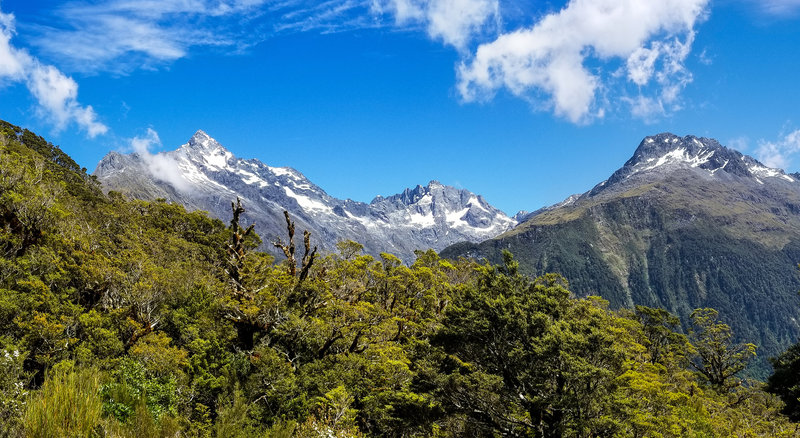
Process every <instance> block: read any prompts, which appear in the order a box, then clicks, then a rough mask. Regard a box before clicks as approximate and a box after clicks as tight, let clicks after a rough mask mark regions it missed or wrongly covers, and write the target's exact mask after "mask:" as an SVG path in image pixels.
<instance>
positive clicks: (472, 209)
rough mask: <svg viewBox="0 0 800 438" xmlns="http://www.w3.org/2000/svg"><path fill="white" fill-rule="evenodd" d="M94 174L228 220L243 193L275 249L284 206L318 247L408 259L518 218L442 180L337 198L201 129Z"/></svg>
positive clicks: (141, 195)
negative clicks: (174, 145)
mask: <svg viewBox="0 0 800 438" xmlns="http://www.w3.org/2000/svg"><path fill="white" fill-rule="evenodd" d="M94 174H95V175H96V176H97V178H98V179H99V180H100V181H101V183H102V184H103V186H104V188H105V190H115V191H119V192H122V193H123V194H125V195H126V196H128V197H131V198H136V199H156V198H165V199H167V200H168V201H170V202H177V203H180V204H183V205H184V206H186V207H187V208H188V209H190V210H205V211H208V212H209V213H210V214H211V215H212V216H215V217H218V218H220V219H223V220H228V219H229V218H230V214H231V212H230V203H231V201H233V200H234V199H235V198H236V197H237V196H238V197H240V198H241V199H242V203H243V204H244V206H245V208H246V210H247V211H246V213H245V214H244V215H243V219H244V220H246V221H247V222H248V223H251V222H254V223H255V224H256V231H257V232H258V233H259V235H260V236H261V238H262V239H263V240H264V245H263V249H265V250H270V251H272V250H273V248H272V245H271V242H272V241H274V240H275V239H277V238H282V239H285V238H286V224H285V220H284V218H283V210H284V209H285V210H287V211H289V214H290V215H291V216H292V218H293V219H294V220H295V221H296V227H297V234H298V235H302V234H301V232H302V230H306V229H307V230H309V231H310V232H311V233H312V243H313V244H315V245H318V246H319V247H320V250H327V251H334V250H335V245H336V243H337V242H339V241H341V240H346V239H349V240H354V241H356V242H359V243H361V244H363V245H364V247H365V248H364V249H365V252H367V253H369V254H373V255H377V254H379V253H381V252H388V253H392V254H395V255H397V256H398V257H400V258H401V259H403V260H404V261H411V260H413V259H414V250H417V249H421V250H425V249H429V248H432V249H434V250H436V251H439V250H441V249H443V248H445V247H446V246H448V245H451V244H453V243H455V242H459V241H465V240H466V241H472V242H478V241H482V240H485V239H488V238H490V237H494V236H496V235H498V234H500V233H502V232H504V231H507V230H509V229H510V228H512V227H513V226H514V225H516V223H517V222H516V221H515V220H514V219H512V218H509V217H508V216H506V215H505V214H504V213H503V212H501V211H499V210H497V209H496V208H494V207H492V206H491V205H489V203H488V202H486V200H485V199H483V197H481V196H478V195H475V194H473V193H471V192H469V191H467V190H463V189H456V188H454V187H449V186H444V185H442V184H440V183H439V182H437V181H431V182H430V183H429V184H428V185H426V186H421V185H418V186H416V187H415V188H413V189H406V190H404V191H403V192H402V193H400V194H397V195H392V196H389V197H381V196H378V197H376V198H375V199H373V200H372V202H370V203H369V204H365V203H362V202H356V201H353V200H350V199H346V200H341V199H336V198H334V197H331V196H329V195H328V194H327V193H325V191H324V190H323V189H322V188H320V187H318V186H317V185H315V184H313V183H312V182H311V181H309V180H308V179H307V178H306V177H305V176H304V175H303V174H302V173H300V172H299V171H297V170H295V169H292V168H290V167H270V166H268V165H266V164H264V163H262V162H261V161H259V160H256V159H251V160H244V159H240V158H237V157H235V156H234V155H233V154H232V153H231V152H230V151H228V150H227V149H225V148H224V147H223V146H222V145H220V144H219V143H218V142H217V141H216V140H214V139H213V138H211V137H209V136H208V135H207V134H206V133H204V132H203V131H198V132H197V133H196V134H195V135H194V136H193V137H192V138H191V139H190V140H189V142H188V143H186V144H184V145H183V146H181V147H179V148H178V149H177V150H174V151H170V152H165V153H160V154H157V155H152V156H142V155H139V154H128V155H124V154H119V153H116V152H111V153H109V154H108V155H106V156H105V157H104V158H103V159H102V160H101V161H100V163H99V164H98V166H97V169H96V170H95V172H94ZM298 240H299V239H298Z"/></svg>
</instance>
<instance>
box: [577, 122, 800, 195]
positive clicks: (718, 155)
mask: <svg viewBox="0 0 800 438" xmlns="http://www.w3.org/2000/svg"><path fill="white" fill-rule="evenodd" d="M679 169H684V170H688V169H695V170H696V173H697V175H699V176H701V177H703V178H712V177H715V179H717V180H720V179H723V180H724V179H728V178H732V177H739V178H745V179H749V180H751V181H752V182H755V183H757V184H761V185H763V184H764V183H765V182H770V183H776V182H778V181H782V182H786V183H794V182H796V180H797V178H796V176H795V177H793V176H790V175H787V174H786V173H784V171H783V170H781V169H773V168H770V167H767V166H765V165H763V164H761V163H760V162H759V161H758V160H756V159H755V158H753V157H750V156H748V155H743V154H742V153H741V152H739V151H736V150H733V149H729V148H727V147H725V146H723V145H721V144H719V142H718V141H717V140H714V139H711V138H704V137H700V138H698V137H695V136H692V135H689V136H686V137H678V136H677V135H674V134H670V133H663V134H658V135H654V136H649V137H645V139H644V140H642V142H641V143H640V144H639V147H638V148H637V149H636V152H634V154H633V157H631V158H630V159H629V160H628V161H627V162H626V163H625V165H624V166H622V167H621V168H620V169H619V170H617V171H616V172H614V173H613V174H612V175H611V177H610V178H609V179H608V180H606V181H603V182H601V183H600V184H598V185H597V186H596V187H595V188H594V189H592V190H591V191H590V192H589V194H590V195H592V196H594V195H597V194H599V193H601V192H603V191H605V190H608V189H609V188H612V187H617V188H620V187H625V186H628V185H630V184H632V183H633V184H638V183H640V182H641V180H642V179H657V178H659V177H661V176H664V175H665V174H666V173H670V172H675V171H677V170H679Z"/></svg>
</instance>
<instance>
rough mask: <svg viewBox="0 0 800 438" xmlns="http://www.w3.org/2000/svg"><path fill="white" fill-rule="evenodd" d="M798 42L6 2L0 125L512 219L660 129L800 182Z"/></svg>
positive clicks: (630, 25) (88, 2)
mask: <svg viewBox="0 0 800 438" xmlns="http://www.w3.org/2000/svg"><path fill="white" fill-rule="evenodd" d="M798 47H800V0H759V1H756V0H728V1H724V0H719V1H710V0H659V1H658V2H649V1H641V0H572V1H569V2H567V1H541V2H538V1H533V0H527V1H514V2H509V1H504V0H328V1H322V2H311V1H305V0H278V1H269V0H176V1H168V0H162V1H157V0H138V1H135V0H81V1H77V0H76V1H63V2H54V1H43V0H42V1H31V0H0V118H2V119H4V120H8V121H10V122H12V123H15V124H17V125H21V126H24V127H27V128H29V129H31V130H33V131H35V132H37V133H40V134H42V135H44V136H45V137H47V138H48V139H49V140H51V141H52V142H53V143H55V144H58V145H60V146H61V147H62V148H63V149H64V150H65V151H66V152H68V153H69V154H70V155H72V156H73V157H74V158H75V159H76V160H77V161H78V162H79V163H80V164H81V165H83V166H85V167H87V168H89V169H90V170H91V169H93V168H94V167H95V165H96V164H97V162H98V161H99V160H100V158H101V157H102V156H103V155H104V154H105V153H107V152H108V151H109V150H112V149H114V150H120V151H130V150H131V149H132V144H134V140H135V139H137V138H138V139H139V140H142V139H144V138H151V137H148V134H149V133H150V132H151V130H152V131H154V132H156V133H157V135H158V139H159V140H158V141H155V142H150V147H151V151H152V152H157V151H160V150H170V149H174V148H176V147H177V146H179V145H181V144H183V143H185V142H186V141H187V140H188V139H189V137H191V135H192V134H193V133H194V132H195V131H196V130H197V129H203V130H204V131H206V132H207V133H209V135H211V136H212V137H214V138H216V139H217V140H219V141H220V142H221V143H222V144H223V145H224V146H226V147H227V148H228V149H230V150H231V151H232V152H233V153H234V154H236V155H237V156H240V157H243V158H253V157H255V158H259V159H260V160H262V161H264V162H265V163H267V164H269V165H272V166H292V167H294V168H296V169H298V170H300V171H301V172H303V173H304V174H305V175H306V176H307V177H308V178H309V179H311V180H312V181H313V182H315V183H316V184H318V185H319V186H321V187H322V188H324V189H325V190H326V191H327V192H328V193H329V194H331V195H333V196H336V197H339V198H352V199H355V200H358V201H364V202H368V201H370V200H371V199H372V197H374V196H375V195H378V194H380V195H390V194H393V193H397V192H399V191H402V190H403V189H404V188H405V187H413V186H414V185H416V184H426V183H427V182H428V181H430V180H432V179H436V180H439V181H441V182H443V183H445V184H449V185H454V186H457V187H463V188H467V189H469V190H471V191H473V192H476V193H479V194H482V195H484V197H485V198H486V199H487V200H488V201H489V202H490V203H492V204H494V205H495V206H497V207H499V208H501V209H502V210H504V211H506V212H507V213H509V214H513V213H515V212H516V211H517V210H534V209H536V208H539V207H541V206H543V205H548V204H552V203H555V202H558V201H560V200H562V199H564V198H566V197H567V196H568V195H570V194H572V193H579V192H583V191H586V190H588V189H590V188H591V187H592V186H593V185H594V184H596V183H598V182H600V181H602V180H603V179H605V178H606V177H608V176H609V175H610V174H611V173H612V172H613V171H614V170H615V169H616V168H618V167H620V166H621V165H622V164H623V163H624V162H625V161H626V160H627V159H628V158H629V157H630V156H631V155H632V153H633V151H634V149H635V148H636V146H637V145H638V144H639V142H640V141H641V139H642V138H643V137H644V136H646V135H650V134H655V133H658V132H664V131H669V132H673V133H675V134H679V135H686V134H693V135H698V136H707V137H713V138H717V139H718V140H720V141H721V142H722V143H723V144H726V145H729V146H732V147H735V148H737V149H739V150H742V151H743V152H745V153H748V154H751V155H754V156H756V157H757V158H759V159H761V160H762V161H764V162H765V163H767V164H769V165H772V166H776V167H782V168H785V169H786V170H788V171H797V170H800V159H798V152H800V130H799V129H800V105H799V104H798V103H800V86H798V85H797V81H798V78H800V50H798ZM141 143H142V142H141V141H140V142H138V143H136V144H141Z"/></svg>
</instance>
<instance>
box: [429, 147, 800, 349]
mask: <svg viewBox="0 0 800 438" xmlns="http://www.w3.org/2000/svg"><path fill="white" fill-rule="evenodd" d="M799 179H800V178H798V175H795V174H791V175H787V174H785V173H784V172H783V171H782V170H779V169H771V168H768V167H766V166H764V165H763V164H761V163H759V162H758V161H757V160H755V159H753V158H751V157H749V156H746V155H742V154H741V153H739V152H737V151H734V150H731V149H728V148H726V147H724V146H722V145H720V144H719V143H718V142H717V141H716V140H712V139H708V138H697V137H693V136H687V137H683V138H681V137H677V136H675V135H672V134H660V135H656V136H653V137H647V138H645V139H644V140H643V141H642V143H641V144H640V145H639V147H638V149H637V150H636V152H635V153H634V155H633V157H632V158H631V159H630V160H628V162H626V163H625V165H624V166H623V167H622V168H620V169H619V170H617V171H616V172H614V174H613V175H611V177H610V178H609V179H608V180H606V181H604V182H602V183H600V184H598V185H597V186H596V187H594V188H593V189H592V190H590V191H588V192H586V193H584V194H582V195H580V196H578V197H571V198H570V199H569V200H568V201H569V202H565V203H562V205H556V206H554V207H551V208H546V209H542V210H539V211H537V212H535V213H533V214H531V215H529V216H528V217H527V221H526V222H524V223H522V224H521V225H519V226H518V227H517V228H515V229H513V230H510V231H508V232H506V233H504V234H502V235H500V236H497V237H495V238H492V239H490V240H487V241H484V242H482V243H480V244H472V243H461V244H457V245H454V246H451V247H449V248H447V249H445V250H444V251H443V252H442V255H444V256H447V257H456V256H461V255H467V256H474V257H485V258H487V259H489V260H491V261H493V262H498V261H499V260H500V253H501V251H502V250H503V249H508V250H510V251H511V252H512V253H514V254H515V255H516V257H517V259H518V260H519V261H520V264H521V268H522V269H523V270H524V271H525V272H527V273H530V274H538V273H543V272H560V273H562V274H563V275H564V276H566V277H567V279H569V281H570V285H571V288H572V290H573V291H575V292H577V293H580V294H599V295H602V296H603V297H604V298H606V299H608V300H609V301H610V302H611V303H612V305H614V306H631V305H633V304H643V305H647V306H653V307H663V308H666V309H668V310H670V311H671V312H673V313H675V314H677V315H679V316H681V317H682V318H684V320H685V318H686V317H687V316H688V314H689V313H690V312H691V311H692V309H695V308H698V307H714V308H716V309H718V310H719V311H720V316H721V317H722V318H723V319H724V320H726V321H728V322H729V323H730V324H731V325H732V327H733V329H734V331H735V332H736V334H737V335H738V336H739V337H740V338H741V339H746V340H749V341H752V342H754V343H756V344H758V345H760V346H761V350H760V352H759V355H760V356H761V357H762V359H763V358H765V357H767V356H769V355H772V354H775V353H777V352H778V351H780V350H782V349H783V348H785V347H786V346H788V345H789V344H790V343H793V342H796V341H797V339H798V335H799V334H800V325H799V324H798V318H800V297H798V290H800V271H798V267H797V263H798V262H800V181H798V180H799ZM762 364H763V362H762Z"/></svg>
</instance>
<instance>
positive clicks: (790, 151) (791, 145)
mask: <svg viewBox="0 0 800 438" xmlns="http://www.w3.org/2000/svg"><path fill="white" fill-rule="evenodd" d="M798 152H800V129H798V130H795V131H792V132H790V133H788V134H785V135H783V136H782V137H781V138H779V139H778V140H776V141H766V140H761V141H759V142H758V149H756V151H755V154H756V158H758V160H759V161H761V162H762V163H764V164H765V165H767V166H769V167H777V168H780V169H786V168H787V167H788V166H789V165H790V164H791V163H792V159H793V158H794V156H796V155H797V154H798Z"/></svg>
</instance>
